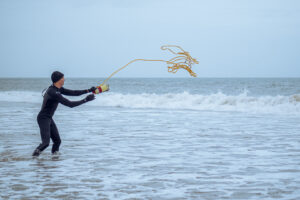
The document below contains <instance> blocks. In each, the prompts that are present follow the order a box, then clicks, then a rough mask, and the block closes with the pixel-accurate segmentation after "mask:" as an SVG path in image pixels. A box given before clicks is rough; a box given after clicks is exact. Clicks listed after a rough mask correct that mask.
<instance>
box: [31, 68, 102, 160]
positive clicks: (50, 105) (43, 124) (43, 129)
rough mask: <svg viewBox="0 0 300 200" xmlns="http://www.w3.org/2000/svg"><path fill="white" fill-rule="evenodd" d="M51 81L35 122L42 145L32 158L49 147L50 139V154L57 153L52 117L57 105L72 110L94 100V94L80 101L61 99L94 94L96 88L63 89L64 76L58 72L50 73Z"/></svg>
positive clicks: (55, 133) (56, 132) (57, 140)
mask: <svg viewBox="0 0 300 200" xmlns="http://www.w3.org/2000/svg"><path fill="white" fill-rule="evenodd" d="M51 80H52V82H53V84H52V85H51V86H50V87H49V88H48V89H47V91H46V92H45V94H44V100H43V104H42V108H41V111H40V112H39V114H38V116H37V122H38V125H39V127H40V134H41V139H42V143H41V144H40V145H39V146H38V147H37V148H36V149H35V150H34V152H33V154H32V156H39V155H40V154H41V152H42V151H43V150H44V149H46V148H47V147H48V146H49V143H50V139H51V140H52V142H53V146H52V150H51V152H52V154H54V155H55V154H57V153H58V151H59V146H60V143H61V140H60V136H59V133H58V130H57V127H56V125H55V122H54V121H53V119H52V117H53V115H54V112H55V110H56V108H57V106H58V104H59V103H61V104H63V105H65V106H68V107H70V108H73V107H76V106H79V105H81V104H83V103H86V102H88V101H92V100H94V99H95V96H94V94H89V95H88V96H86V97H85V98H84V99H82V100H80V101H70V100H68V99H66V98H65V97H63V96H62V94H63V95H69V96H80V95H82V94H86V93H89V92H94V91H95V90H96V89H97V88H95V87H91V88H90V89H87V90H69V89H66V88H64V87H63V85H64V74H63V73H61V72H58V71H55V72H53V73H52V75H51ZM103 92H104V91H103Z"/></svg>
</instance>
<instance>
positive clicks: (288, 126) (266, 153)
mask: <svg viewBox="0 0 300 200" xmlns="http://www.w3.org/2000/svg"><path fill="white" fill-rule="evenodd" d="M101 81H103V78H90V79H87V78H68V77H66V81H65V87H66V88H69V89H87V88H90V87H91V86H95V85H97V84H100V83H101ZM50 84H51V82H50V79H46V78H45V79H21V78H15V79H11V78H6V79H5V78H2V79H0V199H30V200H32V199H39V200H40V199H72V200H73V199H118V200H119V199H157V200H163V199H180V200H185V199H186V200H190V199H197V200H198V199H200V200H201V199H207V200H223V199H229V200H233V199H242V200H245V199H263V200H273V199H284V200H292V199H293V200H299V199H300V133H299V131H300V78H249V79H248V78H227V79H226V78H225V79H222V78H113V79H111V80H110V81H109V84H110V91H109V92H106V93H103V94H99V95H97V96H96V100H94V101H92V102H88V103H86V104H84V105H81V106H79V107H75V108H68V107H65V106H63V105H59V106H58V109H57V111H56V113H55V115H54V120H55V122H56V124H57V126H58V129H59V131H60V136H61V139H62V144H61V148H60V155H59V156H58V157H53V156H52V155H51V153H50V150H51V148H50V147H48V148H47V149H46V150H45V151H44V152H43V153H42V154H41V155H40V157H39V158H35V159H34V158H32V157H31V154H32V152H33V150H34V149H35V148H36V147H37V146H38V145H39V143H40V142H41V139H40V133H39V128H38V125H37V122H36V116H37V114H38V112H39V110H40V107H41V103H42V90H43V89H44V88H47V87H48V86H49V85H50ZM84 97H85V95H82V96H79V97H67V98H70V99H71V100H79V99H82V98H84Z"/></svg>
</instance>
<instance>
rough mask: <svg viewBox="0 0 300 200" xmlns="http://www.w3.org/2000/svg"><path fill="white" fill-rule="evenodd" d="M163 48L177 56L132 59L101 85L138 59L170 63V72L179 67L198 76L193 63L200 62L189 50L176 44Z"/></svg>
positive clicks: (174, 71) (162, 48) (162, 47)
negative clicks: (193, 69)
mask: <svg viewBox="0 0 300 200" xmlns="http://www.w3.org/2000/svg"><path fill="white" fill-rule="evenodd" d="M171 48H178V49H179V50H181V51H179V52H175V51H173V50H172V49H171ZM161 50H168V51H170V52H171V53H173V54H175V55H177V56H176V57H174V58H172V59H170V60H152V59H134V60H132V61H130V62H129V63H127V64H126V65H124V66H123V67H121V68H119V69H117V70H116V71H114V72H113V73H112V74H111V75H110V76H109V77H108V78H106V79H105V80H104V81H103V82H102V83H101V84H100V85H99V86H102V85H104V84H105V83H106V82H107V81H108V80H109V79H110V78H111V77H112V76H114V75H115V74H116V73H118V72H119V71H121V70H122V69H124V68H125V67H127V66H128V65H130V64H131V63H133V62H136V61H151V62H152V61H154V62H155V61H157V62H165V63H167V64H168V65H170V66H168V72H171V73H176V72H177V71H178V70H179V69H185V70H187V71H188V72H189V73H190V75H191V76H193V77H197V74H196V73H195V72H193V71H192V65H193V64H199V62H198V61H197V60H196V59H195V58H192V57H191V55H190V54H189V52H187V51H184V50H183V49H182V48H181V47H180V46H176V45H164V46H161Z"/></svg>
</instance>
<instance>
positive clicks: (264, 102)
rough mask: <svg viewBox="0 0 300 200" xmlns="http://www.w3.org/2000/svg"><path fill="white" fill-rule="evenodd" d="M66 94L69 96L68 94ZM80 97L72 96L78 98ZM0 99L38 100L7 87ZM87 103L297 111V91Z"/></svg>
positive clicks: (110, 97)
mask: <svg viewBox="0 0 300 200" xmlns="http://www.w3.org/2000/svg"><path fill="white" fill-rule="evenodd" d="M68 98H69V97H68ZM78 98H80V97H76V98H72V99H78ZM0 101H5V102H25V103H40V104H41V103H42V96H41V93H39V92H25V91H24V92H20V91H16V92H14V91H9V92H0ZM87 105H88V106H101V107H124V108H146V109H147V108H154V109H189V110H206V111H238V112H252V113H253V112H254V113H277V114H300V94H294V95H290V96H282V95H277V96H258V97H254V96H249V95H248V94H247V92H243V93H241V94H239V95H226V94H224V93H222V92H218V93H214V94H205V95H204V94H190V93H188V92H183V93H167V94H155V93H142V94H121V93H114V92H107V93H104V94H100V95H98V96H96V100H95V101H92V102H89V103H88V104H87Z"/></svg>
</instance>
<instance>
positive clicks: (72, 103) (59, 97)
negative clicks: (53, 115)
mask: <svg viewBox="0 0 300 200" xmlns="http://www.w3.org/2000/svg"><path fill="white" fill-rule="evenodd" d="M55 98H56V99H57V100H58V102H59V103H61V104H63V105H65V106H68V107H70V108H73V107H76V106H79V105H81V104H84V103H86V102H88V101H92V100H94V99H95V96H94V95H93V94H90V95H88V96H86V97H85V98H84V99H82V100H80V101H70V100H69V99H66V98H65V97H63V96H62V95H61V93H60V92H56V95H55Z"/></svg>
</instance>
